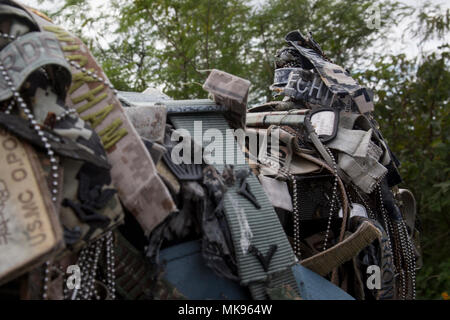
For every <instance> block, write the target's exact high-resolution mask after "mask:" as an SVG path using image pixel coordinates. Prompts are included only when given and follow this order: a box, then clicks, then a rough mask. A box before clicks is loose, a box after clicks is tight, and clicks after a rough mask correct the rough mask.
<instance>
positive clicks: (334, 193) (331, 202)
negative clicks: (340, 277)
mask: <svg viewBox="0 0 450 320" xmlns="http://www.w3.org/2000/svg"><path fill="white" fill-rule="evenodd" d="M325 150H327V152H328V154H329V155H330V157H331V159H332V161H333V175H334V182H333V189H332V193H331V201H330V212H329V215H328V221H327V229H326V231H325V239H324V241H323V251H325V250H326V249H327V242H328V237H329V235H330V230H331V221H332V218H333V213H334V207H335V202H336V199H337V185H338V174H337V164H336V159H335V158H334V156H333V153H332V152H331V150H330V149H329V148H328V147H325Z"/></svg>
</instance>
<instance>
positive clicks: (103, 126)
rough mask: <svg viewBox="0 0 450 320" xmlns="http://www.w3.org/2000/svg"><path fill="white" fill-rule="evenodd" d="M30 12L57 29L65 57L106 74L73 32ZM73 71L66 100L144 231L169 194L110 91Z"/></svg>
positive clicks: (162, 212)
mask: <svg viewBox="0 0 450 320" xmlns="http://www.w3.org/2000/svg"><path fill="white" fill-rule="evenodd" d="M32 15H33V16H34V18H35V19H36V21H37V22H38V24H39V25H40V27H41V28H42V29H43V30H45V31H49V32H52V33H54V34H55V35H56V37H57V39H58V40H59V42H60V43H61V45H62V48H63V51H64V54H65V57H66V59H67V60H69V61H76V62H77V63H78V64H79V65H80V66H82V67H84V68H86V70H92V71H94V72H95V73H96V74H97V75H99V76H100V77H101V78H102V79H105V80H107V77H106V75H105V74H104V73H103V71H102V70H101V68H100V66H99V65H98V64H97V62H96V61H95V59H94V58H93V57H92V55H91V54H90V53H89V51H88V49H87V47H86V46H85V45H84V44H83V43H82V42H81V41H80V40H79V39H78V38H77V37H75V36H74V35H72V34H70V33H69V32H67V31H65V30H64V29H62V28H60V27H57V26H55V25H53V24H52V23H50V22H49V21H47V20H46V19H43V18H42V17H41V16H39V15H36V14H34V13H32ZM72 74H73V77H72V78H73V81H72V86H71V88H70V90H69V95H68V97H67V99H66V103H67V105H69V106H71V107H74V108H75V109H77V111H78V113H79V114H80V115H81V117H82V119H84V120H85V121H87V122H89V123H90V124H91V125H92V127H93V128H94V129H95V131H96V132H97V133H98V134H99V136H100V138H101V140H102V144H103V146H104V148H105V150H106V152H107V157H108V160H109V162H110V164H111V166H112V168H111V176H112V180H113V183H114V185H115V186H116V187H117V190H118V194H119V196H120V198H121V200H122V201H123V203H124V204H125V206H126V207H127V208H128V209H129V210H130V211H131V212H132V213H133V214H134V215H135V216H136V219H137V221H138V222H139V223H140V225H141V226H142V228H143V230H144V231H145V232H146V233H149V232H150V231H151V230H152V229H153V228H154V227H155V226H156V225H157V224H158V223H160V222H161V221H162V220H163V219H164V218H165V217H167V215H168V214H169V213H170V212H172V211H174V210H175V205H174V203H173V201H172V198H171V197H170V194H169V192H168V190H167V188H166V187H165V185H164V184H163V182H162V181H161V179H160V178H159V176H158V175H157V173H156V168H155V165H154V163H153V161H152V159H151V157H150V155H149V154H148V152H147V150H146V149H145V146H144V144H143V142H142V141H141V139H140V138H139V136H138V134H137V132H136V130H135V129H134V127H133V126H132V124H131V123H130V121H129V120H128V118H127V117H126V116H125V113H124V111H123V108H122V106H121V105H120V102H119V100H118V99H117V97H116V96H115V95H114V94H113V91H112V90H111V89H110V88H109V87H106V86H105V85H104V84H103V83H102V82H99V81H97V80H95V79H94V78H92V77H91V76H89V75H88V74H87V73H86V72H83V71H79V70H78V69H76V68H75V67H72ZM148 208H152V210H148Z"/></svg>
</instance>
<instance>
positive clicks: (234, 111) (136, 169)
mask: <svg viewBox="0 0 450 320" xmlns="http://www.w3.org/2000/svg"><path fill="white" fill-rule="evenodd" d="M0 17H1V23H0V50H1V51H0V72H1V75H0V161H1V164H2V165H1V166H0V298H20V299H56V300H62V299H68V300H80V299H83V300H84V299H186V298H187V299H249V298H253V299H414V296H415V271H416V268H417V265H418V264H419V262H420V259H419V257H420V255H419V250H418V242H417V235H418V232H417V230H416V227H415V203H414V197H413V196H412V194H411V193H410V192H409V191H407V190H404V189H399V188H398V187H397V185H398V184H399V183H400V182H401V179H400V176H399V174H398V171H397V167H398V165H399V162H398V160H397V159H396V158H395V156H394V154H393V153H392V152H391V151H390V150H389V148H388V146H387V145H386V142H385V141H384V139H383V137H382V136H381V133H380V131H379V129H378V126H377V124H376V122H375V120H374V119H373V117H372V115H371V112H372V111H373V102H372V94H371V92H370V91H369V90H367V89H366V88H364V87H361V86H359V85H358V84H357V83H356V82H355V81H354V80H353V79H352V78H351V77H350V76H349V73H348V71H346V70H344V69H343V68H341V67H340V66H337V65H335V64H333V63H332V62H331V61H330V60H329V59H328V58H327V57H326V56H325V55H324V54H323V52H322V50H321V48H320V47H319V46H318V45H317V44H316V43H315V42H314V40H313V39H312V37H311V36H307V37H305V36H303V35H302V34H301V33H300V32H298V31H295V32H291V33H289V34H288V35H287V37H286V43H287V47H285V48H283V49H281V50H280V51H279V52H278V53H277V55H276V65H275V67H276V69H275V81H274V84H273V85H272V87H271V89H272V90H273V92H274V95H275V96H276V97H277V100H276V101H272V102H269V103H265V104H263V105H259V106H256V107H253V108H250V109H249V110H247V96H248V91H249V87H250V83H249V82H248V81H247V80H244V79H241V78H238V77H235V76H233V75H230V74H228V73H226V72H222V71H218V70H213V71H212V72H211V73H210V75H209V77H208V79H207V80H206V82H205V84H204V89H205V90H206V91H208V92H209V94H210V97H211V99H204V100H178V101H176V100H172V99H170V98H169V97H168V96H166V95H164V94H162V93H160V92H158V91H157V90H155V89H148V90H146V91H145V92H143V93H132V92H117V91H116V90H114V88H113V87H112V85H111V84H110V83H109V82H108V80H107V78H106V76H105V74H104V73H103V71H102V69H101V68H100V67H99V65H98V64H97V62H96V61H95V60H94V58H93V57H92V55H91V54H90V52H89V50H88V49H87V47H86V46H85V45H84V44H83V43H82V42H81V41H80V40H79V39H78V38H77V37H76V36H74V35H73V34H71V33H70V32H67V31H66V30H64V29H62V28H60V27H57V26H55V25H53V24H52V22H51V21H50V19H48V18H47V17H46V16H44V15H43V14H41V13H39V12H37V11H35V10H33V9H30V8H26V7H23V6H22V5H20V4H18V3H16V2H14V1H9V0H2V1H0ZM230 137H231V138H230ZM269 140H270V143H269ZM225 141H226V143H225ZM255 141H256V144H255V143H254V142H255ZM211 145H214V146H216V147H217V148H211ZM255 145H256V147H255ZM275 145H277V146H276V148H275ZM219 147H220V148H222V149H220V148H219ZM274 150H275V151H274ZM174 155H178V157H177V156H175V157H174ZM179 158H182V161H179V160H180V159H179ZM219 158H220V159H219ZM224 158H226V161H216V160H217V159H219V160H223V159H224ZM371 270H372V271H377V270H378V271H379V279H378V281H377V279H376V277H374V278H373V279H372V278H371V277H372V275H371ZM375 276H376V272H375ZM372 280H373V281H372ZM369 284H372V286H371V285H369Z"/></svg>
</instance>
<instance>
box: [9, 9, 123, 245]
mask: <svg viewBox="0 0 450 320" xmlns="http://www.w3.org/2000/svg"><path fill="white" fill-rule="evenodd" d="M6 3H8V5H7V4H6ZM0 10H1V11H0V15H1V16H2V18H3V17H4V20H2V24H1V27H2V30H1V31H2V32H3V33H7V34H14V35H15V40H14V41H12V40H9V41H10V43H9V44H6V43H4V44H3V45H5V44H6V46H4V47H3V49H2V52H1V53H0V54H3V53H4V52H11V54H14V52H15V51H14V50H15V49H14V48H19V46H20V47H21V48H27V49H24V50H28V51H27V52H26V55H25V56H24V57H26V59H27V60H26V61H25V60H24V61H22V60H19V59H15V61H14V63H15V66H16V68H17V67H20V66H21V65H22V71H21V72H20V73H15V76H14V77H13V78H14V79H16V80H15V84H16V85H20V87H18V88H21V96H22V97H23V98H24V100H25V101H27V102H28V106H29V107H30V109H31V112H32V113H33V115H34V119H35V121H36V123H37V124H38V125H39V126H40V127H41V128H42V130H43V132H44V135H45V136H46V137H47V138H48V140H49V143H50V145H51V146H52V150H54V152H55V154H56V155H57V156H59V160H60V161H59V162H60V168H59V170H58V173H59V175H58V179H59V180H58V181H56V183H57V185H56V186H57V187H58V196H59V198H58V199H57V204H56V207H57V209H58V210H59V215H60V220H61V223H62V225H63V227H64V238H65V242H66V245H68V247H69V248H79V247H81V246H82V245H83V243H86V242H89V241H91V240H93V239H96V238H98V237H99V236H101V235H102V234H103V233H104V232H105V231H106V230H109V229H111V228H113V227H114V226H115V225H117V224H118V223H121V221H122V218H123V213H122V208H121V205H120V203H119V200H118V197H117V195H116V190H115V189H114V187H113V186H112V185H111V177H110V173H109V168H110V165H109V164H108V161H107V159H106V153H105V151H104V149H103V146H102V144H101V141H100V138H99V136H98V135H97V134H96V133H95V132H94V131H93V130H92V128H91V126H90V125H89V124H88V123H87V122H86V121H84V120H83V119H81V118H80V117H79V116H78V115H77V114H67V111H68V108H67V107H66V105H65V103H64V100H65V98H66V93H67V92H68V90H69V85H70V83H71V72H70V67H69V65H68V63H67V62H65V58H64V53H63V50H62V48H61V47H60V45H59V42H58V40H57V38H56V37H55V36H54V35H52V34H51V33H48V32H42V31H40V28H39V26H38V24H37V23H36V21H35V19H34V18H33V16H32V14H30V13H28V12H27V11H26V10H24V9H22V8H21V7H20V6H19V5H17V4H14V3H13V2H10V1H7V2H4V4H2V5H1V6H0ZM30 31H33V32H30ZM48 46H50V47H48ZM10 48H11V49H10ZM30 48H34V49H33V50H34V51H33V50H31V49H30ZM54 57H57V58H58V59H60V60H56V61H54V59H55V58H54ZM24 59H25V58H24ZM55 63H56V64H55ZM6 68H8V65H7V66H6ZM34 68H35V69H34ZM0 82H1V81H0ZM1 88H2V87H1V85H0V89H1ZM2 92H5V90H3V91H2ZM2 96H6V97H8V95H6V94H3V93H2ZM10 101H11V100H10V99H9V98H7V99H6V100H4V101H3V106H5V105H10ZM23 118H24V115H23V114H21V113H20V112H19V110H18V108H17V107H15V106H14V105H13V108H12V109H11V115H6V114H2V115H1V116H0V125H2V126H4V127H6V128H7V129H8V130H9V131H10V132H12V133H14V134H15V135H18V136H20V137H21V138H23V139H25V140H27V141H28V142H30V143H32V144H33V145H34V146H35V147H36V150H38V151H39V152H40V151H41V150H42V148H43V146H44V145H43V143H42V141H41V139H40V138H39V136H38V134H37V132H36V131H34V130H31V129H30V128H29V126H28V124H27V121H26V120H25V119H23ZM58 141H60V142H62V143H60V144H58ZM40 159H41V165H42V167H43V168H44V170H45V171H46V172H47V174H50V167H51V164H50V163H49V162H48V158H47V157H46V156H44V155H42V154H41V155H40ZM48 181H49V182H53V180H52V179H51V178H50V179H48Z"/></svg>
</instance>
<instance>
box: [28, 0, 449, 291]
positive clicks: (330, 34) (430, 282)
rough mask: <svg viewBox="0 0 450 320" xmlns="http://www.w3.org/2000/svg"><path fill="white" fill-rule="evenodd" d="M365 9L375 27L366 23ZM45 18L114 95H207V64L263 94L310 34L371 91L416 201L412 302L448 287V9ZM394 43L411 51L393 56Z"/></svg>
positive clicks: (207, 9)
mask: <svg viewBox="0 0 450 320" xmlns="http://www.w3.org/2000/svg"><path fill="white" fill-rule="evenodd" d="M24 2H27V1H24ZM38 2H40V3H41V4H43V5H44V4H45V3H60V2H57V1H55V0H40V1H39V0H38ZM372 6H376V7H377V8H379V9H380V11H379V14H380V16H379V17H380V22H381V24H380V27H379V28H370V26H369V25H368V24H367V21H368V19H370V17H368V13H371V8H373V7H372ZM53 8H54V7H53ZM46 13H47V14H48V15H49V16H50V17H51V18H52V19H54V21H55V22H56V23H59V24H61V25H63V26H64V27H66V28H67V29H70V30H72V31H73V32H75V33H77V34H78V35H79V36H80V37H82V38H83V39H84V40H85V42H86V43H87V44H88V45H89V47H90V49H91V50H92V51H93V53H94V55H95V56H96V57H97V59H98V60H99V61H100V62H101V64H102V66H103V68H104V70H105V72H106V74H107V75H108V77H109V78H110V80H111V81H112V83H113V84H114V85H115V87H116V88H117V89H119V90H128V91H143V90H144V89H146V88H147V87H148V86H155V87H158V88H160V89H161V90H163V91H164V92H165V93H166V94H168V95H169V96H171V97H173V98H175V99H189V98H205V97H206V93H205V92H204V91H203V90H202V89H201V84H202V83H203V82H204V80H205V79H206V76H207V73H206V70H209V69H212V68H216V69H221V70H224V71H227V72H229V73H232V74H235V75H238V76H241V77H243V78H246V79H249V80H251V82H252V89H251V94H250V101H249V104H250V105H252V104H256V103H259V102H264V101H266V100H267V99H270V97H271V93H270V91H269V90H268V86H269V85H270V84H271V83H272V80H273V57H274V55H275V53H276V51H277V50H278V49H280V48H281V47H282V46H283V45H284V41H283V39H284V36H285V35H286V33H287V32H289V31H291V30H294V29H299V30H300V31H302V32H307V31H311V32H312V34H313V36H314V38H315V40H316V41H317V42H318V43H319V44H320V45H321V46H322V48H323V49H324V51H325V53H326V54H327V55H328V56H329V57H330V58H331V59H332V60H333V61H334V62H335V63H337V64H340V65H342V66H343V67H344V68H347V69H349V70H350V71H351V72H352V74H353V75H354V76H355V77H356V78H358V80H359V81H360V83H361V84H364V85H366V86H368V87H371V88H372V89H374V90H375V93H376V95H375V101H376V111H375V115H376V117H377V120H378V122H379V123H380V126H381V129H382V132H383V134H384V136H385V137H386V139H387V140H388V142H389V145H390V147H391V149H392V150H393V151H394V152H395V153H396V154H397V156H398V158H399V159H400V160H401V161H402V165H401V167H400V170H401V173H402V177H403V179H404V182H403V184H402V187H406V188H409V189H412V190H413V192H414V194H415V196H416V199H417V202H418V209H419V219H420V224H421V228H422V229H421V232H422V233H421V240H422V249H423V257H424V267H423V268H422V269H421V270H420V271H419V272H418V283H417V286H418V297H419V298H431V299H439V298H441V294H442V293H443V292H448V291H450V215H449V212H450V196H449V189H450V178H449V175H450V166H449V163H450V158H449V149H450V147H449V141H448V140H449V134H450V132H449V128H450V127H449V106H448V104H449V94H450V70H449V55H450V47H449V40H450V39H449V20H450V12H449V10H448V9H443V8H442V7H440V6H439V5H431V4H430V3H426V2H425V3H424V4H423V5H421V6H414V7H411V6H408V5H406V4H405V2H395V1H390V0H376V1H373V0H357V1H345V0H314V1H308V0H289V1H286V0H246V1H244V0H135V1H125V0H111V1H102V2H101V4H98V2H97V1H96V4H94V1H89V0H66V1H65V2H63V5H59V7H57V8H56V9H51V10H47V12H46ZM402 38H403V40H404V41H405V39H406V41H407V42H413V43H414V44H416V45H415V46H413V47H415V48H416V49H417V50H416V51H417V53H413V54H411V52H402V49H399V50H397V52H394V53H393V52H392V50H390V49H391V48H390V47H391V46H393V45H396V44H397V42H400V41H401V40H402ZM430 43H432V44H434V47H433V46H432V49H429V48H430V46H429V44H430ZM436 44H437V45H436ZM427 45H428V46H427ZM407 48H408V50H410V48H411V44H410V45H409V47H407Z"/></svg>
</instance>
